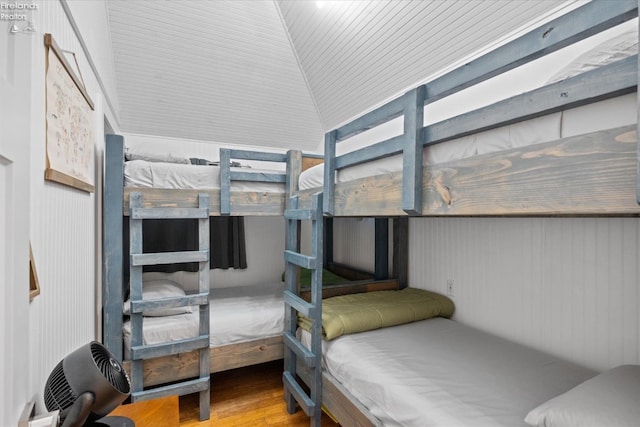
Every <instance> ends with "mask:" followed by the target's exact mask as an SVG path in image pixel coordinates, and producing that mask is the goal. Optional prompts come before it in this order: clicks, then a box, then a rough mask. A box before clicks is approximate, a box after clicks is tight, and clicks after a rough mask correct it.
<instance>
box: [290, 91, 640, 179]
mask: <svg viewBox="0 0 640 427" xmlns="http://www.w3.org/2000/svg"><path fill="white" fill-rule="evenodd" d="M636 121H637V95H636V94H635V93H632V94H628V95H623V96H620V97H616V98H612V99H608V100H605V101H600V102H596V103H593V104H589V105H586V106H583V107H579V108H575V109H572V110H567V111H564V112H559V113H554V114H550V115H547V116H543V117H538V118H535V119H532V120H527V121H524V122H521V123H516V124H513V125H509V126H505V127H502V128H498V129H493V130H490V131H486V132H481V133H478V134H474V135H470V136H466V137H464V138H459V139H455V140H452V141H447V142H444V143H442V144H436V145H434V146H431V147H427V148H425V149H424V150H423V155H422V164H423V165H425V166H428V165H436V164H440V163H445V162H450V161H453V160H459V159H464V158H468V157H473V156H477V155H481V154H486V153H493V152H498V151H501V150H508V149H511V148H518V147H524V146H528V145H532V144H537V143H542V142H549V141H554V140H557V139H560V138H566V137H570V136H575V135H580V134H584V133H588V132H595V131H598V130H603V129H609V128H614V127H619V126H626V125H631V124H634V123H636ZM388 132H389V134H388V135H384V137H383V138H382V139H386V138H390V137H393V136H394V135H396V134H400V133H402V121H401V120H399V121H398V123H395V124H391V125H390V126H389V127H388ZM382 139H380V140H382ZM401 170H402V157H401V156H400V155H395V156H391V157H387V158H384V159H380V160H375V161H372V162H368V163H364V164H361V165H356V166H352V167H349V168H345V169H341V170H340V171H338V172H337V173H336V182H347V181H351V180H354V179H358V178H363V177H367V176H375V175H381V174H386V173H390V172H398V171H401ZM323 175H324V165H323V164H319V165H316V166H314V167H312V168H309V169H307V170H306V171H304V172H302V174H301V175H300V180H299V186H300V189H301V190H305V189H309V188H317V187H322V183H323V179H324V176H323Z"/></svg>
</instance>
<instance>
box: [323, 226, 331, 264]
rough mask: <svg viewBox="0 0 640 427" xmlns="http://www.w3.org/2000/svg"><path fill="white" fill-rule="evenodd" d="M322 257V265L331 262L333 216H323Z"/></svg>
mask: <svg viewBox="0 0 640 427" xmlns="http://www.w3.org/2000/svg"><path fill="white" fill-rule="evenodd" d="M322 241H323V245H324V248H323V250H322V251H323V252H324V259H323V260H322V265H323V266H324V267H325V268H327V267H328V266H329V264H331V263H332V262H333V218H329V217H325V218H324V238H323V240H322Z"/></svg>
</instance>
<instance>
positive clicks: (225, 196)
mask: <svg viewBox="0 0 640 427" xmlns="http://www.w3.org/2000/svg"><path fill="white" fill-rule="evenodd" d="M230 165H231V152H230V150H226V149H220V215H230V214H231V168H230Z"/></svg>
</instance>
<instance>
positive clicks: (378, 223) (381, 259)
mask: <svg viewBox="0 0 640 427" xmlns="http://www.w3.org/2000/svg"><path fill="white" fill-rule="evenodd" d="M375 234H376V238H375V251H376V253H375V269H374V273H373V277H374V279H376V280H382V279H388V278H389V218H376V219H375Z"/></svg>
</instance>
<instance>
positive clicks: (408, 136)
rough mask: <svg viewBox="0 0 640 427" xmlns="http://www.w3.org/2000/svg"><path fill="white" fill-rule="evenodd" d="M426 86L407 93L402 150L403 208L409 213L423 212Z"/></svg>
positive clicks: (417, 213) (418, 213)
mask: <svg viewBox="0 0 640 427" xmlns="http://www.w3.org/2000/svg"><path fill="white" fill-rule="evenodd" d="M425 93H426V88H425V86H420V87H417V88H416V89H414V90H412V91H410V92H408V93H407V94H406V95H405V99H404V102H405V104H404V105H405V106H404V137H405V145H404V150H403V151H402V210H403V211H405V212H406V213H408V214H409V215H420V214H421V213H422V124H423V121H424V97H425Z"/></svg>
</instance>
